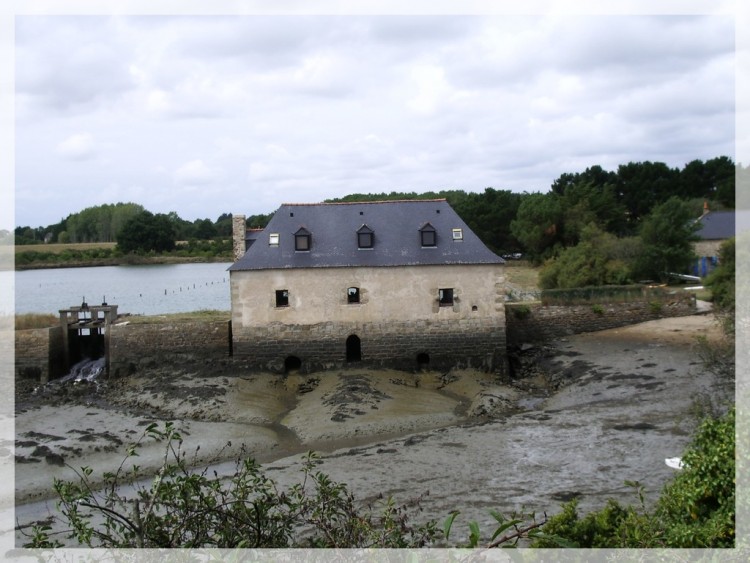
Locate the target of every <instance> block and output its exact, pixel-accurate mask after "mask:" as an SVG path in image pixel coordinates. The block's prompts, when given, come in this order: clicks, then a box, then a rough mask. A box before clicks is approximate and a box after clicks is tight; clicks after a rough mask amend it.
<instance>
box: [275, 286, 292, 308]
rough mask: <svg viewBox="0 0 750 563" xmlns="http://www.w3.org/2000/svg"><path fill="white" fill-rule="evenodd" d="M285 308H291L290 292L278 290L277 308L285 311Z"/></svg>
mask: <svg viewBox="0 0 750 563" xmlns="http://www.w3.org/2000/svg"><path fill="white" fill-rule="evenodd" d="M284 307H289V290H288V289H277V290H276V308H277V309H283V308H284Z"/></svg>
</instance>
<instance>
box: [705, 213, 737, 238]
mask: <svg viewBox="0 0 750 563" xmlns="http://www.w3.org/2000/svg"><path fill="white" fill-rule="evenodd" d="M734 217H735V213H734V211H710V212H708V213H706V214H705V215H703V216H702V217H701V218H700V219H698V223H699V224H700V228H699V229H698V230H697V231H696V234H697V235H698V237H699V238H700V239H701V240H725V239H728V238H732V237H733V236H734V233H735V230H734Z"/></svg>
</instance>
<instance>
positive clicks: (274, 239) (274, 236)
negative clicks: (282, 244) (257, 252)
mask: <svg viewBox="0 0 750 563" xmlns="http://www.w3.org/2000/svg"><path fill="white" fill-rule="evenodd" d="M268 244H269V246H279V233H270V234H269V235H268Z"/></svg>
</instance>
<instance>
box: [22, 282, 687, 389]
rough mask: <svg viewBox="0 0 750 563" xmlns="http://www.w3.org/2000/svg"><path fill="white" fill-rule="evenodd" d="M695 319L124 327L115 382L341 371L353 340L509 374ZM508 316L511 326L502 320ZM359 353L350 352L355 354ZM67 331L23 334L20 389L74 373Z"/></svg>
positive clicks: (583, 313)
mask: <svg viewBox="0 0 750 563" xmlns="http://www.w3.org/2000/svg"><path fill="white" fill-rule="evenodd" d="M695 313H696V305H695V297H694V296H693V295H692V294H690V293H684V292H682V293H675V294H667V295H665V296H663V297H661V298H659V299H654V298H649V299H648V300H640V301H633V302H628V303H587V304H585V305H550V306H544V305H542V304H541V303H514V304H506V305H505V314H504V315H503V313H502V312H500V313H499V314H498V315H497V318H496V320H494V321H493V319H492V317H481V318H476V319H454V320H443V321H441V322H439V323H437V322H436V323H430V322H429V321H425V320H416V321H412V322H406V321H400V322H387V323H386V322H383V323H361V324H360V323H349V324H342V323H333V322H324V323H318V324H311V325H289V324H283V323H275V324H269V325H266V326H264V327H254V328H253V329H252V330H250V329H243V331H242V332H241V333H240V334H234V335H233V334H232V327H231V324H230V322H229V320H226V321H173V320H165V321H163V322H159V321H158V320H155V321H154V322H153V323H129V324H125V323H121V324H116V325H111V326H110V327H109V329H110V331H111V334H110V345H109V356H110V375H113V376H122V375H127V374H128V373H133V372H134V371H137V370H141V369H143V368H148V367H155V366H163V365H168V364H169V362H175V363H176V362H181V363H184V362H191V361H196V362H206V361H211V360H213V359H215V360H221V359H226V358H228V357H229V356H231V355H232V354H234V355H235V356H237V357H238V359H241V362H240V363H241V364H242V365H243V366H248V367H250V368H251V369H258V370H271V371H284V370H285V369H286V367H287V364H286V361H287V359H288V358H289V357H294V358H297V359H298V360H299V362H300V366H299V367H300V369H302V370H303V371H315V370H322V369H332V368H335V367H340V366H342V365H344V364H345V363H346V361H347V339H348V338H349V337H350V336H352V335H356V337H357V338H359V353H360V354H361V360H362V363H363V365H371V366H374V367H392V368H396V369H404V370H408V371H412V370H414V369H416V368H417V367H419V366H420V364H421V365H429V367H431V368H434V369H449V368H451V367H459V368H460V367H475V368H480V369H486V370H491V371H496V372H499V373H504V372H505V370H506V369H507V359H506V354H507V347H506V342H507V346H508V347H513V346H518V345H520V344H523V343H531V342H543V341H549V340H554V339H557V338H561V337H565V336H569V335H572V334H579V333H583V332H594V331H598V330H605V329H610V328H617V327H621V326H626V325H631V324H636V323H640V322H644V321H649V320H654V319H659V318H664V317H680V316H685V315H692V314H695ZM503 317H504V318H503ZM350 352H351V350H350ZM63 364H64V350H63V338H62V329H61V327H53V328H45V329H30V330H18V331H15V374H16V375H15V377H16V382H17V383H24V384H29V383H32V382H33V383H44V382H46V381H48V380H50V379H54V378H57V377H60V376H62V375H65V373H63V371H65V368H64V366H63Z"/></svg>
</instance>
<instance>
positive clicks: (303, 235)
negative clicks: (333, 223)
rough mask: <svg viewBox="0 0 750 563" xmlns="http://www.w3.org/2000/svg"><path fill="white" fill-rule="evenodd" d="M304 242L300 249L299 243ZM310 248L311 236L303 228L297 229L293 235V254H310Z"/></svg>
mask: <svg viewBox="0 0 750 563" xmlns="http://www.w3.org/2000/svg"><path fill="white" fill-rule="evenodd" d="M301 241H304V244H303V247H302V248H300V242H301ZM311 248H312V235H311V233H310V231H308V230H307V229H306V228H304V227H300V228H299V229H297V232H296V233H294V251H295V252H310V250H311Z"/></svg>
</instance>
